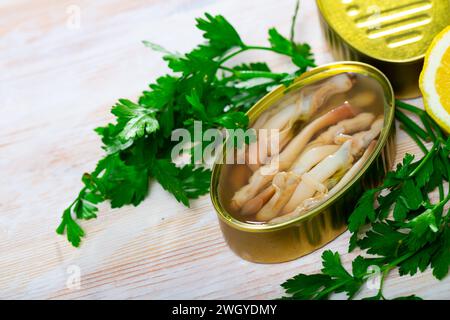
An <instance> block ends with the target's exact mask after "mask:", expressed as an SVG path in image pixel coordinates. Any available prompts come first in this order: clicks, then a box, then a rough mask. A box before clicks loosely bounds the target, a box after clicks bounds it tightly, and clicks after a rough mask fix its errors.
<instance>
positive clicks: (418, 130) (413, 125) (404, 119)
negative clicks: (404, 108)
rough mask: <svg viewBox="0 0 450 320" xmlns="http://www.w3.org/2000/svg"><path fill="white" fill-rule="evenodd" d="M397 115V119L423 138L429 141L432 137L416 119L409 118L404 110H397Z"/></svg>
mask: <svg viewBox="0 0 450 320" xmlns="http://www.w3.org/2000/svg"><path fill="white" fill-rule="evenodd" d="M395 116H396V117H397V119H398V120H399V121H400V122H401V123H402V124H403V125H404V126H405V127H408V128H409V129H411V130H412V131H414V132H415V133H416V134H417V135H418V136H419V137H420V138H422V140H424V141H429V140H430V137H429V136H428V134H427V133H426V131H425V130H423V129H422V128H421V127H419V126H418V125H417V124H416V123H415V122H414V121H412V120H411V119H410V118H408V117H407V116H406V115H405V114H404V113H403V112H401V111H400V110H395Z"/></svg>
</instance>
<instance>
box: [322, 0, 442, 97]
mask: <svg viewBox="0 0 450 320" xmlns="http://www.w3.org/2000/svg"><path fill="white" fill-rule="evenodd" d="M317 5H318V7H319V11H320V13H321V23H322V29H323V31H324V34H325V37H326V39H327V41H328V43H329V45H330V47H331V49H332V52H333V55H334V56H335V58H336V59H338V60H355V61H362V62H366V63H368V64H371V65H373V66H375V67H377V68H379V69H380V70H381V71H383V72H384V73H385V74H386V75H387V77H388V78H389V80H390V81H391V83H392V86H393V87H394V91H395V94H396V96H397V97H398V98H405V99H406V98H413V97H417V96H419V95H420V90H419V84H418V79H419V74H420V71H421V70H422V66H423V57H424V55H425V52H426V50H427V48H428V46H429V45H430V43H431V41H432V40H433V38H434V36H435V35H436V34H438V33H439V32H440V31H441V30H442V29H444V28H445V27H446V26H447V25H449V23H450V18H449V17H450V1H448V0H317Z"/></svg>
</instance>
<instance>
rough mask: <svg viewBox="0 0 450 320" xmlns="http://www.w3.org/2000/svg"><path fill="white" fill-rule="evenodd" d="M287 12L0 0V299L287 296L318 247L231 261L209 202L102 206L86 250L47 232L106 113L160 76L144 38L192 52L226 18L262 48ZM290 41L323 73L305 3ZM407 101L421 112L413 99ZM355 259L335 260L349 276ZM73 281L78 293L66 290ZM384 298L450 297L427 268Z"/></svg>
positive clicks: (152, 200) (336, 246)
mask: <svg viewBox="0 0 450 320" xmlns="http://www.w3.org/2000/svg"><path fill="white" fill-rule="evenodd" d="M294 5H295V4H294V1H293V0H253V1H250V0H246V1H242V0H227V1H219V0H195V1H194V0H170V1H168V0H164V1H163V0H126V1H125V0H95V1H87V0H85V1H82V0H71V1H67V0H58V1H55V0H33V1H31V0H2V1H1V2H0V66H1V69H0V70H1V73H0V108H1V111H2V112H1V114H2V116H1V117H0V130H1V131H0V133H1V135H0V177H1V184H0V298H2V299H7V298H15V299H25V298H32V299H35V298H40V299H74V298H77V299H79V298H85V299H108V298H126V299H137V298H145V299H166V298H176V299H178V298H180V299H191V298H192V299H203V298H211V299H230V298H233V299H249V298H257V299H262V298H269V299H271V298H276V297H278V296H279V295H280V294H281V293H282V290H281V288H280V286H279V285H280V283H282V282H283V281H284V280H286V279H287V278H289V277H291V276H293V275H295V274H297V273H299V272H303V273H312V272H317V271H318V270H319V269H320V266H321V265H320V255H321V253H322V251H323V250H319V251H317V252H314V253H312V254H310V255H308V256H306V257H303V258H301V259H298V260H296V261H292V262H289V263H283V264H274V265H263V264H254V263H250V262H246V261H244V260H242V259H240V258H238V257H237V256H235V255H234V254H233V253H232V252H231V251H230V250H229V249H228V247H227V245H226V244H225V242H224V240H223V238H222V235H221V233H220V230H219V227H218V223H217V219H216V216H215V213H214V210H213V208H212V205H211V203H210V200H209V197H208V196H204V197H202V198H201V199H199V200H197V201H195V202H193V204H192V207H191V208H190V209H187V208H184V207H183V206H181V205H180V204H178V203H177V202H176V201H175V200H174V199H173V198H172V196H171V195H169V194H167V193H166V192H164V191H163V190H162V189H161V187H160V186H159V185H157V184H155V183H152V185H151V192H150V195H149V197H148V198H147V199H146V200H145V201H144V202H143V203H142V204H141V205H140V206H138V207H131V206H128V207H124V208H121V209H110V208H109V205H107V204H105V205H102V206H101V207H100V213H99V217H98V219H96V220H94V221H89V222H85V223H83V227H84V228H85V230H86V232H87V237H86V238H85V239H84V241H83V243H82V246H81V248H79V249H74V248H72V247H71V246H70V245H69V244H68V242H67V241H66V239H65V238H64V237H60V236H57V235H56V234H55V228H56V226H57V224H58V223H59V219H60V215H61V213H62V211H63V209H64V208H65V207H66V206H67V205H68V204H69V203H70V202H71V201H72V200H73V198H74V196H75V195H76V194H77V192H78V191H79V188H80V187H81V181H80V178H81V174H82V173H83V172H85V171H90V170H92V169H93V168H94V166H95V163H96V161H97V160H98V159H99V157H101V155H102V150H101V149H100V141H99V138H98V137H97V135H96V134H95V133H94V132H93V131H92V129H93V128H95V127H97V126H100V125H104V124H105V123H107V122H108V121H111V120H112V116H111V115H110V113H109V111H110V106H111V105H113V104H114V103H115V101H116V100H117V99H118V98H129V99H135V98H136V97H137V96H138V94H139V93H140V92H141V91H143V90H145V89H146V87H147V85H148V84H149V83H150V82H151V81H153V80H154V79H155V78H156V77H158V76H159V75H161V74H164V73H166V72H167V71H168V70H167V68H166V66H165V64H164V63H162V61H161V57H160V55H159V54H157V53H154V52H151V51H150V50H149V49H147V48H145V47H144V46H143V45H142V43H141V41H142V40H151V41H153V42H157V43H160V44H161V45H163V46H165V47H167V48H170V49H171V50H175V51H179V52H184V51H186V50H189V49H190V48H192V47H193V46H194V45H196V44H197V43H199V41H201V35H200V33H199V32H198V31H197V30H195V28H194V18H195V17H198V16H200V15H202V13H203V12H205V11H207V12H210V13H213V14H217V13H221V14H223V15H225V16H226V17H227V18H228V19H229V20H230V21H231V23H232V24H234V25H235V26H236V28H237V29H238V30H239V32H240V33H241V34H242V37H243V38H244V39H245V41H247V42H249V43H254V44H262V43H266V41H267V40H266V38H267V37H266V32H267V29H268V28H269V27H271V26H276V27H277V28H278V29H279V30H280V31H281V32H282V33H285V34H287V33H288V32H289V26H290V18H291V14H292V12H293V9H294ZM77 12H79V13H80V19H79V22H80V24H79V27H77V22H78V20H77V19H76V16H74V14H76V13H77ZM74 19H75V20H74ZM296 30H297V40H301V41H307V42H309V43H310V44H311V45H312V47H313V50H314V53H315V54H316V60H317V63H318V64H321V63H325V62H330V61H333V58H332V56H331V54H330V52H329V50H328V47H327V45H326V43H325V41H324V39H323V37H322V35H321V33H320V29H319V21H318V15H317V8H316V6H315V2H314V1H312V0H304V1H303V4H302V9H301V16H300V19H299V21H298V24H297V26H296ZM262 58H263V59H266V60H268V61H269V62H270V64H271V66H273V67H274V68H275V70H289V69H290V68H292V66H290V65H289V62H288V61H287V60H286V59H284V58H280V57H275V56H273V55H270V54H267V53H264V54H261V53H255V52H252V53H250V54H248V55H247V56H245V57H244V58H243V59H244V60H247V59H248V60H258V59H262ZM413 103H414V104H416V105H420V106H421V105H422V101H421V99H417V100H414V101H413ZM405 152H410V153H419V150H418V149H417V148H416V147H415V146H414V144H413V143H412V142H411V141H410V140H409V139H408V138H407V137H406V136H405V134H404V133H403V132H401V131H399V132H398V136H397V153H398V154H397V159H401V158H402V157H403V155H404V153H405ZM348 238H349V234H348V232H347V233H345V234H343V235H342V236H340V237H339V238H338V239H336V240H335V241H333V242H332V243H330V244H329V245H327V246H326V248H327V249H332V250H337V251H339V252H341V253H346V250H347V241H348ZM357 253H358V252H355V253H352V254H344V256H343V259H344V261H345V262H346V265H347V266H348V265H349V262H350V261H351V259H352V257H353V256H354V255H355V254H357ZM74 270H75V271H74ZM77 271H79V272H80V275H81V285H80V287H76V286H75V287H74V286H72V285H68V283H69V284H70V283H71V276H73V275H74V272H75V274H76V272H77ZM365 291H366V292H365V293H366V294H368V293H370V292H369V291H370V290H369V289H368V288H366V289H365ZM386 292H387V296H388V297H395V296H398V295H409V294H412V293H416V294H418V295H419V296H421V297H423V298H426V299H431V298H442V299H450V277H447V278H446V279H444V280H443V281H441V282H439V281H437V280H435V279H434V278H433V276H432V275H431V272H430V271H429V270H428V271H426V272H424V273H422V274H419V275H417V276H415V277H413V278H411V277H399V276H398V275H397V274H396V272H393V273H392V274H391V276H390V277H389V279H388V281H387V282H386ZM337 298H340V297H337ZM341 298H342V297H341Z"/></svg>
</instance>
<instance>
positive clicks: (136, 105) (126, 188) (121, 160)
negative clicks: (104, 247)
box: [56, 4, 315, 247]
mask: <svg viewBox="0 0 450 320" xmlns="http://www.w3.org/2000/svg"><path fill="white" fill-rule="evenodd" d="M297 11H298V4H297V8H296V12H295V15H294V18H293V20H292V22H293V26H292V28H291V35H290V39H288V38H285V37H284V36H282V35H281V34H280V33H279V32H278V31H277V30H276V29H275V28H272V29H270V30H269V32H268V34H269V45H268V46H255V45H250V44H247V43H245V42H244V41H243V40H242V39H241V37H240V36H239V34H238V33H237V31H236V30H235V29H234V27H233V26H232V25H231V24H230V23H229V22H228V21H227V20H226V19H225V18H224V17H223V16H221V15H217V16H212V15H210V14H205V16H204V17H203V18H198V19H197V20H196V21H197V28H198V29H199V30H200V31H202V32H203V38H204V40H205V42H204V43H202V44H200V45H199V46H197V47H196V48H194V49H193V50H192V51H190V52H188V53H186V54H179V53H175V52H171V51H169V50H167V49H165V48H163V47H161V46H159V45H157V44H154V43H151V42H149V41H144V44H145V45H146V46H147V47H149V48H151V49H153V50H156V51H159V52H162V53H163V59H164V61H166V62H167V64H168V66H169V68H170V69H171V70H172V71H173V73H172V74H170V75H164V76H162V77H160V78H158V79H157V80H156V81H155V83H152V84H150V85H149V90H147V91H144V92H143V93H142V95H141V96H140V97H139V99H138V100H137V102H132V101H130V100H126V99H121V100H119V101H118V103H117V104H116V105H115V106H114V107H113V108H112V111H111V112H112V113H113V114H114V116H115V117H116V122H115V123H113V124H108V125H107V126H105V127H100V128H97V129H96V132H97V133H98V134H99V135H100V136H101V138H102V142H103V149H104V150H105V152H106V155H105V157H104V158H103V159H101V160H100V161H99V162H98V164H97V166H96V168H95V170H94V171H93V172H91V173H87V174H84V175H83V178H82V182H83V185H84V186H83V188H82V189H81V191H80V192H79V194H78V196H77V197H76V199H75V200H74V202H73V203H72V204H71V205H70V206H69V207H68V208H67V209H66V210H65V211H64V213H63V215H62V221H61V224H60V225H59V227H58V228H57V230H56V231H57V233H59V234H63V233H66V234H67V239H68V240H69V241H70V242H71V243H72V245H73V246H75V247H78V246H79V244H80V241H81V238H82V237H83V236H84V235H85V232H84V231H83V229H82V228H81V226H80V225H79V221H80V220H89V219H93V218H96V217H97V213H98V208H97V205H98V204H99V203H101V202H103V201H106V200H109V201H110V203H111V206H112V207H113V208H117V207H122V206H124V205H128V204H132V205H135V206H137V205H138V204H139V203H140V202H141V201H142V200H144V198H145V197H146V196H147V194H148V192H149V181H150V179H156V180H157V181H158V182H159V183H160V184H161V186H162V187H163V188H164V189H165V190H167V191H169V192H170V193H172V194H173V195H174V197H175V198H176V199H177V200H178V201H179V202H181V203H183V204H184V205H186V206H189V200H190V199H195V198H198V197H199V196H200V195H203V194H205V193H207V192H208V190H209V182H210V171H209V170H208V169H206V168H202V167H199V166H194V165H193V164H188V165H186V166H184V167H177V166H175V164H173V163H172V161H171V158H170V153H171V150H172V148H173V146H174V145H175V144H176V143H177V142H174V141H171V133H172V131H173V130H174V129H177V128H185V129H187V130H189V131H191V132H192V131H193V129H194V121H196V120H199V121H202V129H203V130H204V131H205V130H207V129H209V128H226V129H235V128H245V127H246V126H247V125H248V118H247V116H246V115H245V112H246V111H247V110H248V109H249V108H250V107H251V106H252V105H253V104H254V103H255V102H256V101H257V100H259V99H260V98H261V97H262V96H263V95H264V94H266V93H267V92H268V91H270V90H271V89H272V88H273V87H275V86H278V85H280V84H286V83H289V82H290V81H291V80H292V79H293V78H294V77H296V76H298V75H299V74H301V73H302V72H304V71H305V70H306V69H307V68H308V67H312V66H315V64H314V58H313V55H312V53H311V48H310V46H309V45H308V44H304V43H297V42H295V41H294V40H293V39H294V24H295V21H296V17H297ZM250 50H264V51H270V52H274V53H276V54H280V55H283V56H286V57H288V58H289V59H290V60H291V61H292V63H293V64H294V65H295V66H296V69H297V70H296V71H295V72H293V73H276V72H273V71H272V70H271V69H270V68H269V66H268V65H267V64H266V63H264V62H258V63H247V64H239V65H232V63H231V62H232V59H233V58H235V57H236V56H238V55H240V54H242V53H243V52H247V51H250Z"/></svg>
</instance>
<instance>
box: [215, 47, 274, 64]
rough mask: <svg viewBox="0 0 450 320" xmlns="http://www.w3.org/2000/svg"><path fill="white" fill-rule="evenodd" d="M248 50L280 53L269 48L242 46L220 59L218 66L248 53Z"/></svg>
mask: <svg viewBox="0 0 450 320" xmlns="http://www.w3.org/2000/svg"><path fill="white" fill-rule="evenodd" d="M248 50H265V51H272V52H275V53H280V52H277V51H275V50H274V49H272V48H270V47H262V46H243V47H242V48H241V49H239V50H237V51H235V52H233V53H230V54H229V55H228V56H226V57H224V58H222V60H220V61H219V65H222V64H223V63H224V62H226V61H228V60H230V59H231V58H234V57H235V56H237V55H239V54H241V53H242V52H245V51H248Z"/></svg>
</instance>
